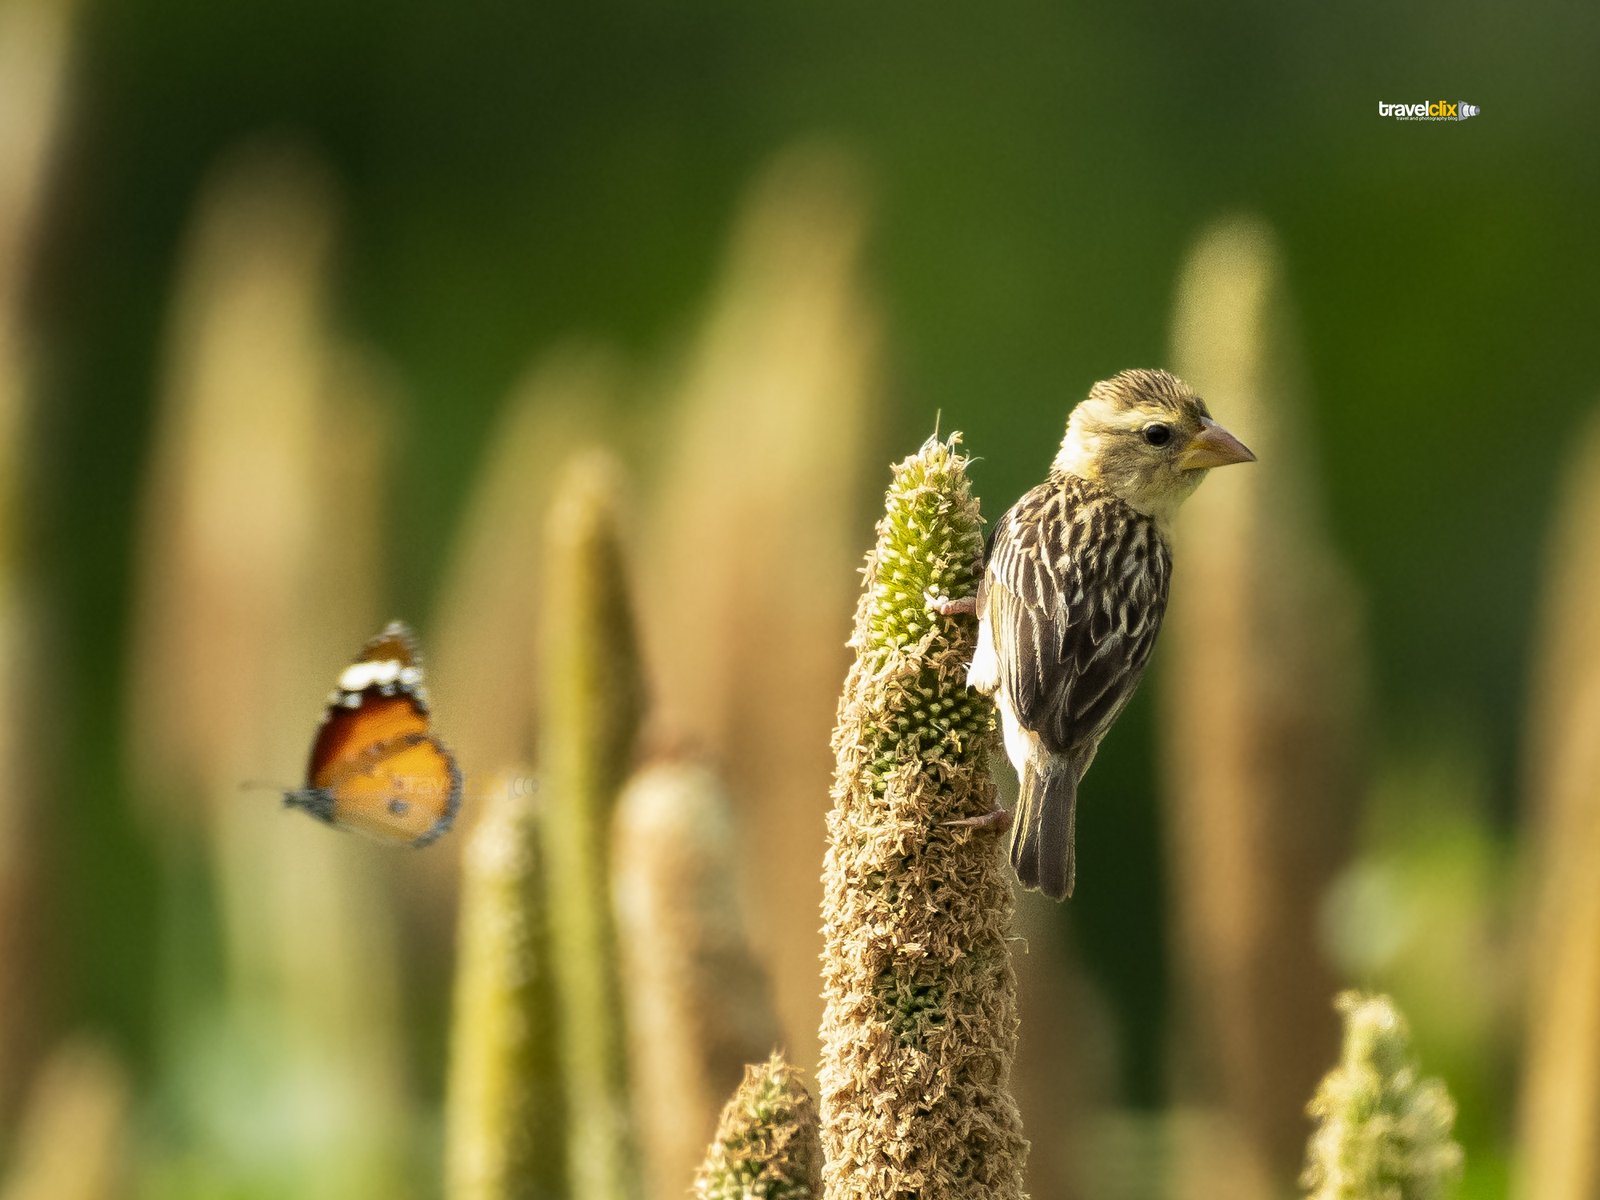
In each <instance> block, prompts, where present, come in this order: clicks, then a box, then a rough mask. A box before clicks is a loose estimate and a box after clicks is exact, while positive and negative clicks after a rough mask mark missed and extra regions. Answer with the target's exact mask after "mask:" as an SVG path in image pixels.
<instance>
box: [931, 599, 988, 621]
mask: <svg viewBox="0 0 1600 1200" xmlns="http://www.w3.org/2000/svg"><path fill="white" fill-rule="evenodd" d="M928 607H929V608H930V609H931V610H932V611H934V612H936V613H938V614H939V615H940V616H941V617H956V616H968V617H970V616H975V615H976V614H977V612H978V597H977V596H962V597H961V598H960V599H958V600H952V599H951V598H950V597H949V596H929V597H928Z"/></svg>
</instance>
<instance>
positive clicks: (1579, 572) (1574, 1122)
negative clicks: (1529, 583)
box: [1511, 408, 1600, 1200]
mask: <svg viewBox="0 0 1600 1200" xmlns="http://www.w3.org/2000/svg"><path fill="white" fill-rule="evenodd" d="M1555 515H1556V520H1555V525H1554V528H1553V529H1552V530H1551V536H1550V538H1549V544H1548V546H1547V549H1546V553H1545V561H1546V564H1547V566H1546V570H1545V586H1544V589H1543V610H1544V611H1543V613H1542V614H1541V620H1540V629H1539V639H1538V650H1537V653H1536V655H1535V659H1534V662H1535V672H1534V676H1533V685H1532V688H1531V689H1530V690H1531V703H1530V711H1529V714H1528V725H1527V744H1528V747H1529V751H1528V753H1527V754H1526V761H1527V782H1526V795H1527V800H1528V804H1529V813H1528V817H1529V820H1530V822H1531V824H1532V830H1533V836H1532V837H1531V838H1530V839H1529V841H1530V846H1529V849H1528V863H1527V867H1528V869H1527V870H1526V871H1525V872H1524V876H1525V879H1526V880H1527V884H1528V895H1527V898H1526V904H1527V906H1528V908H1527V912H1526V915H1525V918H1524V919H1525V922H1526V937H1527V975H1528V978H1527V1001H1526V1006H1525V1011H1524V1015H1523V1030H1524V1032H1523V1038H1524V1050H1523V1063H1522V1071H1521V1073H1522V1079H1521V1087H1520V1092H1521V1095H1520V1097H1519V1099H1518V1109H1519V1111H1518V1114H1517V1125H1518V1130H1517V1140H1518V1153H1517V1157H1516V1175H1515V1178H1514V1179H1513V1182H1512V1189H1511V1194H1512V1196H1513V1197H1515V1198H1516V1200H1592V1198H1593V1197H1594V1196H1596V1195H1600V1136H1597V1134H1596V1127H1597V1124H1600V872H1597V871H1596V870H1595V847H1596V846H1597V845H1600V738H1597V737H1596V736H1595V731H1596V729H1600V540H1597V539H1596V537H1595V528H1596V526H1597V524H1600V408H1596V409H1594V410H1593V411H1592V412H1591V414H1590V416H1589V419H1588V423H1587V426H1586V428H1585V430H1584V432H1583V436H1582V439H1581V441H1580V442H1579V444H1578V445H1577V446H1576V447H1575V449H1574V451H1573V453H1572V458H1571V462H1570V464H1569V466H1568V468H1567V477H1566V481H1565V485H1564V487H1563V488H1562V494H1561V499H1560V502H1559V505H1558V507H1557V510H1556V514H1555Z"/></svg>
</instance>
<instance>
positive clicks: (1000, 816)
mask: <svg viewBox="0 0 1600 1200" xmlns="http://www.w3.org/2000/svg"><path fill="white" fill-rule="evenodd" d="M940 823H941V824H943V825H961V826H964V827H965V828H967V829H993V830H995V831H996V832H998V833H1004V832H1005V831H1006V830H1008V829H1010V828H1011V810H1010V809H1009V808H997V809H995V810H994V811H993V812H986V813H984V814H983V815H982V816H980V817H962V818H961V819H960V820H959V821H943V822H940Z"/></svg>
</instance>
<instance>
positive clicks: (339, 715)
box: [283, 621, 461, 846]
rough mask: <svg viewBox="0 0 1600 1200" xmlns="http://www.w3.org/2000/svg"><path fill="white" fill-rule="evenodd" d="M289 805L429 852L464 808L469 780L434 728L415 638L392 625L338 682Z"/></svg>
mask: <svg viewBox="0 0 1600 1200" xmlns="http://www.w3.org/2000/svg"><path fill="white" fill-rule="evenodd" d="M283 800H284V803H285V804H286V805H288V806H289V807H291V808H300V809H304V810H305V811H306V812H307V813H310V814H311V815H312V816H313V817H316V818H317V819H318V820H319V821H325V822H327V823H328V824H329V825H337V826H339V827H340V828H343V829H353V830H355V831H356V832H358V833H364V834H366V835H367V836H369V837H373V838H376V839H378V840H379V841H384V842H391V843H393V842H400V843H403V844H408V845H411V846H426V845H427V844H428V843H429V842H432V841H434V840H435V839H437V838H438V837H440V836H441V835H443V834H444V833H445V832H447V831H448V830H449V828H450V825H451V823H452V822H453V821H454V820H455V816H456V811H457V809H459V808H460V805H461V772H460V770H459V769H457V767H456V763H455V759H454V757H453V756H452V755H451V754H450V751H449V750H447V749H446V748H445V746H444V743H442V742H441V741H439V739H438V738H436V737H434V736H433V734H432V733H431V732H430V730H429V714H428V695H427V690H426V689H425V688H424V687H423V683H422V663H421V660H420V658H419V657H418V655H417V649H416V642H415V639H414V638H413V637H412V636H411V631H410V630H409V629H408V628H406V626H405V625H403V624H401V623H400V622H398V621H395V622H391V623H390V624H389V626H388V627H387V628H385V629H384V630H383V632H382V633H380V634H379V635H378V636H377V637H375V638H373V639H372V640H371V641H370V642H368V643H367V644H366V645H365V646H363V647H362V648H361V652H360V653H359V654H357V655H356V659H355V661H354V662H352V663H351V664H350V665H349V666H348V667H346V668H345V669H344V671H343V672H342V673H341V674H340V676H339V684H338V687H336V688H335V689H334V691H333V693H332V694H331V695H329V697H328V707H327V710H326V712H324V714H323V717H322V724H321V725H320V726H319V727H318V729H317V737H316V741H315V742H314V743H313V744H312V747H311V762H310V765H309V766H308V767H307V769H306V786H305V787H303V788H300V789H299V790H297V791H292V792H285V793H284V798H283Z"/></svg>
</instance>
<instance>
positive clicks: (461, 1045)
mask: <svg viewBox="0 0 1600 1200" xmlns="http://www.w3.org/2000/svg"><path fill="white" fill-rule="evenodd" d="M528 779H529V776H527V775H525V774H520V775H519V774H510V773H507V774H504V775H502V776H501V777H500V778H498V779H497V780H496V781H495V783H494V784H493V786H491V787H490V789H489V793H488V796H487V798H486V801H485V803H484V811H483V814H482V816H481V817H480V818H479V820H478V824H477V827H476V828H475V829H474V830H473V831H472V834H471V836H470V837H469V838H468V839H467V840H466V841H465V842H464V844H463V854H462V866H461V900H460V905H461V912H460V919H459V935H458V941H457V946H458V949H457V952H456V980H455V1000H454V1011H453V1013H452V1027H451V1036H450V1078H449V1096H448V1102H447V1105H446V1113H445V1118H446V1120H445V1132H446V1136H445V1194H446V1195H447V1196H448V1197H449V1198H450V1200H513V1198H517V1200H558V1198H559V1197H561V1196H564V1195H565V1194H566V1191H565V1179H564V1171H563V1167H564V1160H563V1157H562V1149H563V1145H562V1139H563V1136H564V1129H563V1123H562V1115H563V1114H562V1109H563V1102H564V1097H563V1096H562V1093H561V1077H560V1075H559V1073H558V1068H557V1061H556V1060H557V1052H556V1032H555V1012H554V1009H555V996H554V986H553V983H552V980H551V978H550V947H549V931H548V927H547V925H548V917H547V913H546V900H545V894H544V870H543V854H542V851H541V847H540V844H539V825H538V815H537V812H536V810H535V807H534V801H533V798H532V797H531V796H529V795H527V794H525V791H526V789H525V788H524V787H523V786H522V785H523V784H525V783H526V782H527V781H528Z"/></svg>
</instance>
